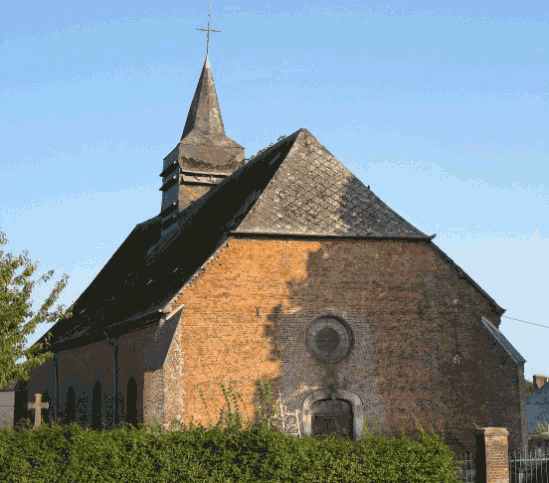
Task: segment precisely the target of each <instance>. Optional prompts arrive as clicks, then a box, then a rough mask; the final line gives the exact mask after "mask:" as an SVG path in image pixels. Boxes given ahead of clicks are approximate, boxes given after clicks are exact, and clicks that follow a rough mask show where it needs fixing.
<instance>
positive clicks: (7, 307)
mask: <svg viewBox="0 0 549 483" xmlns="http://www.w3.org/2000/svg"><path fill="white" fill-rule="evenodd" d="M7 242H8V240H7V238H6V235H5V233H4V232H2V231H1V230H0V248H2V246H3V245H6V244H7ZM38 265H39V264H38V262H36V263H32V262H31V260H30V259H29V254H28V252H27V251H26V250H25V251H23V252H22V253H21V254H20V255H19V256H17V257H14V256H13V254H11V253H6V254H5V253H4V251H2V250H0V388H1V387H4V386H5V385H6V384H7V383H8V382H9V381H10V380H11V379H17V380H24V381H28V380H29V379H30V374H29V369H31V368H34V367H38V366H41V365H42V364H44V362H46V360H47V359H49V358H50V357H52V356H53V355H54V354H53V352H46V353H43V354H42V348H43V346H44V344H43V343H42V344H35V345H34V346H32V347H29V348H28V349H26V350H23V346H24V344H25V342H26V341H27V336H28V334H32V333H34V331H35V330H36V326H37V325H38V324H40V323H42V322H54V321H56V320H61V319H66V318H68V317H70V316H71V315H72V312H71V311H70V310H71V309H72V306H71V307H69V309H67V311H65V310H64V307H63V305H60V306H58V307H57V308H56V309H55V310H53V311H51V310H50V309H51V307H52V306H53V304H54V303H55V302H56V300H57V299H58V298H59V295H60V293H61V291H62V290H63V289H64V288H65V287H66V285H67V280H68V278H69V276H68V275H66V274H65V275H63V276H62V278H61V280H60V281H59V282H57V284H56V285H55V287H54V289H53V290H52V292H51V294H50V296H49V297H48V298H47V299H46V301H45V302H44V304H43V305H42V307H41V308H40V310H38V312H36V313H35V312H33V311H32V310H31V306H32V303H31V302H30V300H29V299H30V297H31V294H32V291H33V289H34V286H35V284H36V282H37V281H32V280H31V277H32V275H33V274H34V272H35V271H36V270H37V269H38ZM19 269H22V271H21V272H20V273H19V274H18V271H19ZM53 273H54V272H53V270H48V272H47V273H46V274H44V275H42V277H40V279H39V280H38V281H39V282H40V281H42V282H47V281H48V280H50V279H51V277H52V276H53ZM51 335H52V334H51V332H50V333H49V334H48V335H47V336H46V338H45V342H46V347H49V343H48V341H49V338H50V337H51ZM23 356H25V357H26V358H27V360H26V361H25V362H23V363H21V364H17V361H18V360H19V359H20V358H21V357H23Z"/></svg>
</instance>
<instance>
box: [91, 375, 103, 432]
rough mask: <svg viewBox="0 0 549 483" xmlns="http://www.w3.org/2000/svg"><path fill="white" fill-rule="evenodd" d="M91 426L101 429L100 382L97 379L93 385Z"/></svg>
mask: <svg viewBox="0 0 549 483" xmlns="http://www.w3.org/2000/svg"><path fill="white" fill-rule="evenodd" d="M92 428H93V429H101V384H99V381H97V382H96V383H95V385H94V386H93V399H92Z"/></svg>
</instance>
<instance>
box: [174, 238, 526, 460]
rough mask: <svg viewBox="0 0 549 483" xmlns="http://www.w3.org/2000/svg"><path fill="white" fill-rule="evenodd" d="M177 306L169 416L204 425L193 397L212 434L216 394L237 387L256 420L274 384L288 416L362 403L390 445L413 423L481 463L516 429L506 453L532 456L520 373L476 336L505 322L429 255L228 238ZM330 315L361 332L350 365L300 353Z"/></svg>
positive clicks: (375, 244) (367, 244) (392, 246)
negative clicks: (325, 392)
mask: <svg viewBox="0 0 549 483" xmlns="http://www.w3.org/2000/svg"><path fill="white" fill-rule="evenodd" d="M181 303H183V304H184V305H185V308H184V309H183V311H182V318H181V326H180V330H179V334H178V337H179V346H180V350H181V353H182V358H183V377H182V380H180V381H177V384H178V385H179V386H182V387H183V393H184V394H183V395H182V397H183V401H184V403H183V409H179V403H175V402H174V403H173V404H171V405H170V403H169V402H168V401H167V407H166V410H167V415H168V417H178V418H179V419H181V420H184V421H187V422H188V421H189V420H190V419H191V418H192V417H194V420H195V423H196V422H197V421H198V422H203V423H207V419H208V415H207V414H206V410H205V408H204V406H203V404H202V402H201V401H200V398H199V396H198V392H197V390H196V389H195V388H194V386H195V385H197V386H198V387H200V388H201V389H202V390H203V393H204V396H205V399H206V402H207V403H208V409H209V413H210V414H209V416H210V417H211V418H212V421H213V422H215V421H217V416H218V414H219V409H220V408H221V407H222V406H223V405H224V404H225V400H224V398H223V395H222V392H221V389H220V388H219V387H218V386H217V383H219V382H223V383H224V384H225V386H227V383H228V381H229V380H231V379H234V380H236V381H237V384H236V390H237V391H238V392H239V393H240V394H241V396H242V398H243V400H244V402H245V403H246V405H247V408H246V409H245V414H246V415H247V416H248V417H252V416H253V412H252V408H253V406H254V404H256V403H257V401H258V391H257V390H256V389H255V386H254V384H255V382H256V381H257V380H258V379H259V378H260V377H262V376H266V377H268V379H269V380H270V382H271V384H272V385H273V387H274V388H275V394H277V393H278V392H277V391H278V389H281V390H283V395H284V397H285V399H286V401H287V403H288V410H289V411H293V410H295V409H301V408H302V404H303V400H304V398H305V397H306V396H307V395H308V394H310V393H311V392H313V391H315V390H319V389H326V388H328V387H336V388H340V389H342V390H346V391H350V392H351V393H353V394H356V395H357V396H359V397H360V398H361V399H362V401H364V417H365V420H366V421H368V423H369V425H372V423H373V419H374V418H377V422H378V425H379V427H380V429H381V430H382V431H383V432H385V433H386V434H391V435H393V436H397V435H398V432H399V429H400V427H401V426H402V425H403V426H404V427H405V428H406V429H407V434H408V435H410V436H412V435H416V433H415V431H414V430H413V428H414V421H416V419H417V421H418V422H420V424H421V425H422V426H423V427H424V428H425V429H426V430H428V431H429V430H430V429H434V430H435V431H436V432H438V433H440V434H443V435H444V438H445V440H446V442H448V443H450V444H453V445H455V446H456V451H458V450H459V451H463V450H469V451H472V450H473V449H474V445H475V438H474V435H473V431H474V430H475V428H477V427H481V426H484V427H487V426H488V427H490V426H497V427H507V428H509V432H510V437H509V443H510V446H511V448H512V447H514V446H521V445H522V447H524V445H525V441H523V440H524V438H525V436H523V428H524V427H525V420H524V417H521V414H522V413H524V408H523V398H521V396H520V395H521V394H523V392H524V387H522V386H521V381H523V378H522V368H521V367H517V365H515V364H514V362H513V361H512V360H510V359H509V358H508V357H507V354H506V353H505V352H504V351H503V349H502V348H501V347H499V345H497V344H495V341H494V340H493V339H491V338H490V336H489V334H488V331H487V330H486V329H485V328H484V327H483V326H482V324H481V323H480V318H481V317H482V316H484V317H486V318H488V319H489V320H490V321H491V322H492V323H493V324H494V325H496V326H498V325H499V323H500V321H499V318H498V317H497V315H496V314H495V313H494V312H493V311H492V309H491V307H490V305H489V303H488V301H487V300H486V299H485V298H484V297H483V296H481V295H480V294H479V293H478V291H476V289H474V288H473V287H472V286H471V285H470V284H469V283H468V282H467V281H466V280H465V279H463V278H460V277H459V276H458V274H457V273H456V271H455V269H454V268H452V267H451V266H450V265H449V264H448V263H447V262H445V261H444V260H443V259H442V258H441V257H440V255H438V254H437V253H436V252H435V251H434V250H433V249H432V248H431V247H430V246H429V244H427V243H424V242H404V241H372V240H364V241H356V240H355V241H343V240H337V241H323V242H319V241H297V240H265V239H263V240H262V239H255V240H254V239H242V238H238V239H231V240H230V241H229V242H228V243H227V245H226V246H225V247H224V248H223V249H221V250H220V251H219V252H218V254H217V256H216V258H215V259H214V260H212V261H211V263H209V264H208V265H207V268H206V270H204V271H203V273H201V274H200V275H199V276H198V277H196V278H195V280H193V281H192V283H190V284H189V285H188V286H187V287H186V289H185V290H184V291H183V293H182V294H181V296H180V297H179V299H178V301H177V303H176V306H177V305H178V304H181ZM326 314H331V315H334V316H337V317H340V318H341V319H342V320H344V321H345V322H346V323H347V324H348V326H349V327H350V328H351V330H352V331H353V333H354V346H353V349H352V351H351V352H350V354H349V356H348V357H347V358H346V359H345V360H343V361H342V362H340V363H338V364H336V365H332V366H330V365H327V364H322V363H320V362H318V361H316V360H315V358H314V357H313V356H312V354H311V353H310V352H309V350H308V349H307V346H306V342H305V340H306V333H307V328H308V326H309V324H311V322H312V321H313V320H314V319H315V318H316V317H318V316H322V315H326ZM457 352H459V353H460V354H461V359H462V361H461V364H460V365H456V364H455V363H454V356H455V355H456V353H457ZM522 385H523V382H522ZM167 392H168V393H169V392H170V389H169V388H167ZM210 398H212V399H213V401H212V400H210ZM521 405H522V406H521ZM241 406H242V404H241Z"/></svg>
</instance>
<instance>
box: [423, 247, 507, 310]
mask: <svg viewBox="0 0 549 483" xmlns="http://www.w3.org/2000/svg"><path fill="white" fill-rule="evenodd" d="M431 245H432V246H433V248H434V249H435V251H436V252H437V253H438V254H440V255H441V256H442V258H444V260H446V261H447V262H449V263H450V265H452V266H453V267H454V269H455V270H456V272H457V274H458V276H459V277H460V278H463V279H465V280H467V281H468V282H469V283H470V284H471V285H472V286H473V287H474V288H475V289H476V290H477V291H478V292H479V293H480V294H481V295H483V296H484V297H485V298H486V299H488V301H489V302H490V304H491V305H493V307H494V308H495V309H496V313H497V315H498V316H501V315H503V314H504V313H505V309H504V308H502V307H501V306H500V305H499V304H498V303H497V302H496V301H495V300H494V299H493V298H492V297H490V295H488V293H487V292H486V291H485V290H483V289H482V287H481V286H480V285H479V284H478V283H476V282H475V281H474V280H473V279H472V278H471V277H470V276H469V275H468V274H467V273H466V272H465V270H463V269H462V268H461V267H460V266H459V265H458V264H457V263H456V262H454V261H453V260H452V259H451V258H450V257H449V256H448V255H447V254H446V253H444V251H442V249H441V248H440V247H438V246H437V245H435V244H434V243H433V242H432V241H431Z"/></svg>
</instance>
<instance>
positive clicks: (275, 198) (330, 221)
mask: <svg viewBox="0 0 549 483" xmlns="http://www.w3.org/2000/svg"><path fill="white" fill-rule="evenodd" d="M295 134H297V136H296V142H295V143H294V144H293V146H292V148H291V150H290V151H289V152H288V155H287V156H286V158H285V159H284V161H283V162H282V164H281V166H280V168H279V169H278V170H277V172H276V173H275V175H274V176H273V178H272V179H271V180H270V181H269V183H268V185H267V187H266V188H265V190H264V192H263V193H262V194H261V196H260V197H259V199H258V201H257V203H256V204H255V205H254V206H253V207H252V209H251V210H250V212H249V213H248V214H247V215H246V217H245V218H244V220H243V221H242V223H241V224H240V225H239V227H238V228H237V230H236V232H237V233H273V232H274V233H279V234H292V235H329V236H352V237H356V236H360V237H399V238H428V237H427V235H425V234H424V233H422V232H421V231H419V230H418V229H417V228H415V227H414V226H412V225H411V224H410V223H408V222H407V221H406V220H405V219H404V218H402V217H401V216H400V215H398V214H397V213H396V212H395V211H393V210H392V209H391V208H389V207H388V206H387V205H386V204H385V203H383V201H381V200H380V199H379V198H378V197H377V196H376V195H375V194H374V193H373V192H372V191H371V190H370V189H369V188H367V187H366V186H364V184H362V182H361V181H359V180H358V179H357V178H356V177H355V176H354V175H353V173H351V172H350V171H349V170H348V169H347V168H346V167H345V166H344V165H343V164H342V163H341V162H340V161H338V160H337V159H336V158H335V157H334V156H333V155H332V154H331V153H330V152H329V151H328V150H327V149H326V148H325V147H324V146H322V144H320V143H319V142H318V140H317V139H316V138H315V137H314V136H313V135H312V134H311V133H310V132H309V131H308V130H307V129H300V130H299V131H297V133H295ZM295 134H294V136H295Z"/></svg>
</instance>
